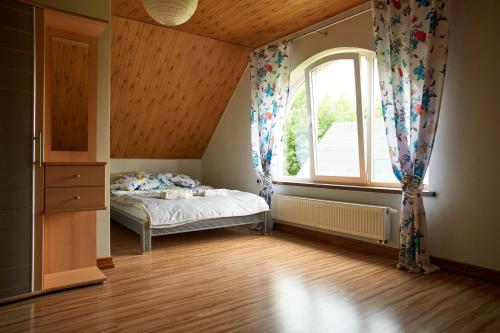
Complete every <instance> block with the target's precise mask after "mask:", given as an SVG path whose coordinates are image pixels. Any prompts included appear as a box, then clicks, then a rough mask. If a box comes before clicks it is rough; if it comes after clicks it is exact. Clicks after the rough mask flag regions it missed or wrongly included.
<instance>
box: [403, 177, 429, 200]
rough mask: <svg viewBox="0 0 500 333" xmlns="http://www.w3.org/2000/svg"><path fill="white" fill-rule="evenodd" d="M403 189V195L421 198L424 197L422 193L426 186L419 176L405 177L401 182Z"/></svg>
mask: <svg viewBox="0 0 500 333" xmlns="http://www.w3.org/2000/svg"><path fill="white" fill-rule="evenodd" d="M401 184H402V187H403V193H404V194H405V195H406V196H409V197H413V198H416V197H420V196H422V191H423V190H424V184H423V183H422V179H420V177H418V176H407V177H406V176H405V177H404V178H403V180H402V181H401Z"/></svg>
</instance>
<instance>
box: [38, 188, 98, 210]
mask: <svg viewBox="0 0 500 333" xmlns="http://www.w3.org/2000/svg"><path fill="white" fill-rule="evenodd" d="M105 201H106V199H105V190H104V187H72V188H46V189H45V212H46V213H50V212H65V211H79V210H100V209H105V208H106V202H105Z"/></svg>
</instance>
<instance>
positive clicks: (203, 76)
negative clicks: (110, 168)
mask: <svg viewBox="0 0 500 333" xmlns="http://www.w3.org/2000/svg"><path fill="white" fill-rule="evenodd" d="M365 1H366V0H281V1H254V0H240V1H233V0H199V5H198V9H197V11H196V13H195V14H194V16H193V17H192V18H191V20H189V21H188V22H187V23H185V24H183V25H181V26H179V27H176V29H177V30H174V29H170V28H166V27H163V26H160V25H158V24H156V22H155V21H153V20H152V19H151V18H150V17H149V16H148V15H147V14H146V12H145V10H144V8H143V6H142V1H141V0H112V14H113V16H112V21H111V24H112V43H111V53H112V62H111V68H112V77H111V157H113V158H157V159H180V158H194V159H198V158H201V157H202V156H203V153H204V151H205V149H206V147H207V146H208V143H209V141H210V139H211V137H212V134H213V132H214V130H215V128H216V127H217V124H218V122H219V119H220V117H221V116H222V113H223V112H224V110H225V108H226V105H227V103H228V102H229V99H230V98H231V95H232V93H233V91H234V89H235V87H236V85H237V83H238V81H239V79H240V77H241V75H242V73H243V72H244V70H245V67H246V65H247V63H248V54H249V52H250V51H251V49H252V48H255V47H257V46H260V45H263V44H266V43H268V42H270V41H273V40H276V39H278V38H280V37H283V36H285V35H288V34H290V33H293V32H295V31H297V30H300V29H302V28H304V27H307V26H309V25H311V24H314V23H317V22H319V21H321V20H323V19H325V18H328V17H331V16H333V15H335V14H338V13H339V12H342V11H344V10H347V9H349V8H352V7H354V6H356V5H358V4H361V3H363V2H365Z"/></svg>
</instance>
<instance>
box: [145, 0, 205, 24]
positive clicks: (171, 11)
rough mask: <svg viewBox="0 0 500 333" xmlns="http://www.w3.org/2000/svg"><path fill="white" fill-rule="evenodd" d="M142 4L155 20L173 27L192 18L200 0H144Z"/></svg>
mask: <svg viewBox="0 0 500 333" xmlns="http://www.w3.org/2000/svg"><path fill="white" fill-rule="evenodd" d="M142 4H143V5H144V8H145V9H146V12H147V13H148V14H149V16H151V17H152V18H153V20H155V21H156V22H158V23H160V24H163V25H166V26H170V27H171V26H175V25H179V24H182V23H184V22H186V21H187V20H189V19H190V18H191V16H193V14H194V11H195V10H196V6H198V0H142Z"/></svg>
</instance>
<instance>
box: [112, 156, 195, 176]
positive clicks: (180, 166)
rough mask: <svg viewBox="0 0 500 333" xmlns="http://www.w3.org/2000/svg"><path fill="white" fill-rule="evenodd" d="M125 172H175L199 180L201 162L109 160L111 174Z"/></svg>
mask: <svg viewBox="0 0 500 333" xmlns="http://www.w3.org/2000/svg"><path fill="white" fill-rule="evenodd" d="M127 171H144V172H157V171H158V172H175V173H184V174H187V175H189V176H192V177H195V178H198V179H201V160H154V159H117V158H113V159H111V171H110V172H111V174H114V173H121V172H127Z"/></svg>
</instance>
